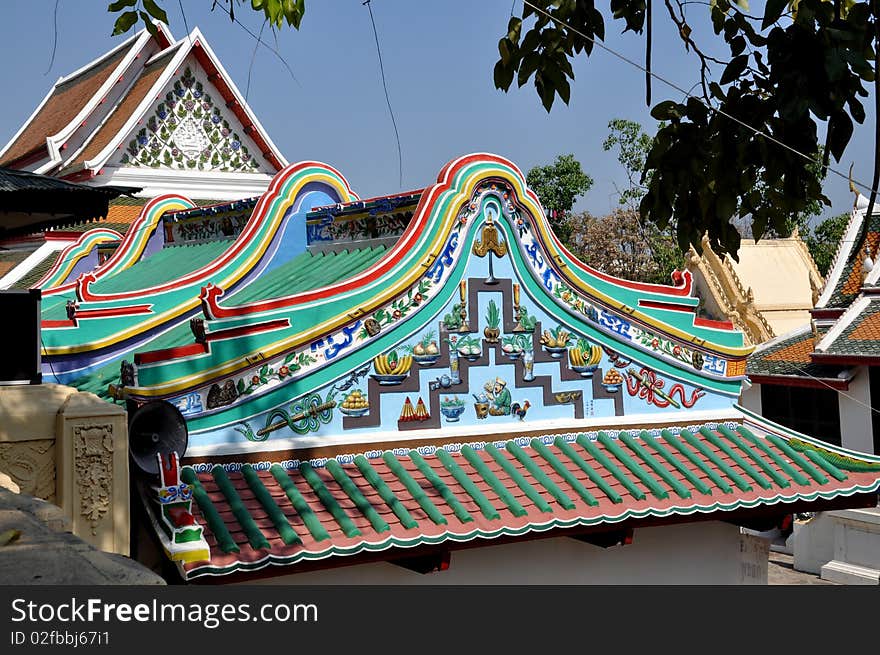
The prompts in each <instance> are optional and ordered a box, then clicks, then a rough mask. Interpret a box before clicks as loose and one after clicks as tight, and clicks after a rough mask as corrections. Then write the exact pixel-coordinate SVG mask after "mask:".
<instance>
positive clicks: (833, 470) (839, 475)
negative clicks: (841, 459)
mask: <svg viewBox="0 0 880 655" xmlns="http://www.w3.org/2000/svg"><path fill="white" fill-rule="evenodd" d="M804 455H806V456H807V457H809V458H810V459H811V460H813V461H814V462H815V463H816V464H818V465H819V466H821V467H822V468H823V469H825V471H826V472H827V473H828V475H830V476H832V477H833V478H835V479H836V480H838V481H843V480H846V475H845V474H844V473H843V471H841V470H840V469H839V468H837V467H836V466H834V464H832V463H831V462H829V461H827V460H826V459H825V458H824V457H822V455H820V454H819V453H817V452H816V451H815V450H805V451H804Z"/></svg>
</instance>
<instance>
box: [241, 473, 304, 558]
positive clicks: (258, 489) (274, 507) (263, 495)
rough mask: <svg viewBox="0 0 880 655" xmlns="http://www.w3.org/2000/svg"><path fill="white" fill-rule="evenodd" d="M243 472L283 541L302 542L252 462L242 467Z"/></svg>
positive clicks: (288, 542) (290, 542)
mask: <svg viewBox="0 0 880 655" xmlns="http://www.w3.org/2000/svg"><path fill="white" fill-rule="evenodd" d="M241 474H242V476H243V477H244V479H245V482H247V484H248V487H250V489H251V491H252V492H253V494H254V497H255V498H256V499H257V500H258V501H259V503H260V505H262V506H263V509H264V510H266V514H267V515H268V516H269V519H270V520H271V521H272V525H274V526H275V529H276V530H278V536H280V537H281V541H283V542H284V543H285V544H286V545H288V546H290V545H291V544H301V543H302V539H300V538H299V536H298V535H297V534H296V532H295V531H294V529H293V528H292V527H290V523H288V521H287V517H286V516H284V512H282V511H281V508H280V507H278V504H277V503H276V502H275V501H274V500H273V499H272V494H270V493H269V490H268V489H266V486H265V485H264V484H263V481H262V480H260V476H259V475H257V472H256V471H255V470H254V467H253V466H251V465H250V464H245V465H244V466H242V467H241Z"/></svg>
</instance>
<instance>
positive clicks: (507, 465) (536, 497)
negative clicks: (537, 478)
mask: <svg viewBox="0 0 880 655" xmlns="http://www.w3.org/2000/svg"><path fill="white" fill-rule="evenodd" d="M486 452H487V453H489V454H490V455H491V456H492V459H494V460H495V461H496V462H498V466H500V467H501V468H502V469H503V470H504V472H505V473H507V475H509V476H510V479H511V480H513V481H514V482H515V483H516V486H518V487H519V488H520V489H521V490H522V492H523V493H524V494H525V495H526V496H528V498H529V500H531V501H532V502H533V503H534V504H535V507H537V508H538V509H539V510H541V511H542V512H544V513H545V514H548V513H551V512H553V508H552V507H550V503H548V502H547V501H546V500H544V498H543V497H542V496H541V493H540V492H539V491H538V490H537V489H535V488H534V487H533V486H532V484H531V483H530V482H529V481H528V480H526V479H525V477H523V474H522V473H520V472H519V471H518V470H517V468H516V467H515V466H514V465H513V464H512V463H511V462H510V460H509V459H507V458H506V457H505V456H504V455H503V454H502V453H501V451H500V450H498V449H497V448H496V447H495V446H494V444H490V443H487V444H486Z"/></svg>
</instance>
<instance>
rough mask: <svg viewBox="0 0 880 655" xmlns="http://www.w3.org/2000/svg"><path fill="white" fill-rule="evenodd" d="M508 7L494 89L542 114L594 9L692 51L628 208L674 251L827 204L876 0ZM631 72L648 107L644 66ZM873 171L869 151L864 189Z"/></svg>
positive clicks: (154, 3)
mask: <svg viewBox="0 0 880 655" xmlns="http://www.w3.org/2000/svg"><path fill="white" fill-rule="evenodd" d="M203 1H204V2H206V3H207V2H208V0H203ZM160 2H161V3H162V4H164V2H165V0H116V1H115V2H112V3H111V4H110V6H109V11H110V12H111V13H115V14H118V17H117V19H116V23H115V25H114V34H118V33H122V32H125V31H127V30H128V29H130V28H131V27H132V26H133V25H134V24H135V23H137V22H138V21H139V20H141V21H143V22H144V23H146V24H147V27H148V29H150V30H151V31H155V28H154V27H153V25H152V19H157V20H163V21H166V22H167V16H166V15H165V12H164V10H163V9H162V7H161V6H160ZM245 4H247V0H211V9H214V8H216V7H220V8H221V9H222V10H223V11H225V12H228V14H229V17H230V19H232V20H235V11H236V7H241V6H243V5H245ZM522 4H523V8H522V12H521V15H520V16H514V17H511V18H510V20H509V22H508V25H507V31H506V33H505V34H504V35H503V36H502V38H501V39H500V40H499V42H498V54H499V58H498V61H497V62H496V64H495V69H494V81H495V86H496V87H497V88H499V89H502V90H504V91H507V90H508V89H509V88H510V87H511V85H512V84H513V82H514V80H516V83H517V85H518V86H520V87H522V86H524V85H526V84H527V83H528V82H529V81H530V80H531V81H532V82H533V84H534V88H535V91H536V93H537V95H538V97H539V98H540V100H541V103H542V104H543V106H544V107H545V109H546V110H547V111H550V109H551V108H552V106H553V104H554V101H555V99H556V98H557V97H558V98H559V99H560V100H562V101H563V102H565V103H568V102H569V100H570V98H571V81H572V80H574V70H573V68H572V61H573V60H574V59H575V57H578V56H582V55H583V56H589V55H590V54H591V53H592V52H593V50H594V47H595V44H596V43H602V44H604V43H605V36H606V15H608V20H610V21H612V22H617V24H619V25H621V26H622V27H623V32H633V33H635V34H639V35H642V36H643V38H644V39H645V43H646V56H645V63H646V66H647V68H648V69H649V70H650V66H651V64H650V54H651V36H652V30H653V27H652V26H653V21H654V20H656V18H652V12H660V14H661V16H662V17H664V19H665V20H667V21H670V22H671V23H672V25H673V26H674V27H675V31H676V33H677V34H678V35H679V38H680V39H681V42H682V45H683V48H684V49H685V51H686V52H687V53H689V55H690V56H692V57H694V62H695V67H696V68H697V69H698V71H699V82H698V85H697V89H698V91H697V92H696V93H695V94H693V95H691V94H688V97H687V98H686V99H684V100H678V99H676V100H663V101H661V102H659V103H658V104H656V105H655V106H654V107H653V109H652V111H651V115H652V116H653V117H654V118H656V119H657V120H659V121H662V122H663V125H662V127H661V128H660V130H659V131H658V133H657V135H656V136H655V138H654V139H653V141H652V143H651V147H650V149H649V151H648V154H647V157H646V158H645V162H644V166H643V167H642V169H641V176H640V183H641V185H643V186H644V187H645V188H646V190H647V191H646V193H645V194H644V196H643V197H642V198H641V201H640V204H639V211H640V214H641V216H642V218H643V219H646V220H648V221H650V222H653V223H654V224H655V225H657V227H658V228H659V229H660V230H661V232H662V231H664V230H667V229H669V228H670V227H671V226H672V227H674V230H675V233H676V238H677V240H678V243H679V245H680V247H681V248H682V249H686V248H687V247H688V246H689V245H691V244H693V245H694V246H695V247H696V248H697V249H699V248H700V247H701V246H700V239H701V237H702V235H703V234H704V233H708V235H709V240H710V243H711V245H712V247H713V249H714V250H716V251H717V252H719V253H723V252H728V253H730V254H731V255H733V256H734V257H735V256H736V252H737V249H738V248H739V242H740V234H739V232H738V231H737V229H736V223H737V222H739V223H740V224H743V223H746V224H748V225H750V232H751V233H752V234H753V235H754V236H755V237H757V238H760V237H761V236H763V235H764V234H772V233H776V234H785V233H787V232H788V231H789V230H790V227H791V218H792V217H793V216H797V215H802V214H804V213H805V212H807V213H816V212H814V211H813V208H814V207H815V205H816V204H817V203H821V204H824V205H828V204H829V201H828V199H827V198H826V197H825V196H824V195H823V194H822V188H821V177H817V175H816V174H815V167H816V162H817V161H821V163H822V165H823V166H827V165H828V163H829V159H830V158H833V159H834V160H835V161H840V159H841V157H842V155H843V152H844V149H845V148H846V146H847V144H848V143H849V141H850V139H851V137H852V134H853V126H854V123H863V122H864V120H865V114H866V112H865V107H864V105H863V104H862V99H863V98H865V97H867V96H868V90H867V89H866V84H869V83H873V84H875V86H876V85H877V84H878V82H877V81H875V78H876V77H877V75H876V71H877V68H878V61H877V45H878V40H880V2H878V1H877V0H872V1H871V2H868V1H867V0H865V1H863V2H858V1H856V0H768V1H767V2H766V4H765V6H764V12H763V14H762V15H753V14H751V13H749V8H748V2H747V0H709V2H705V3H703V2H700V3H696V4H698V5H704V6H705V7H706V9H705V10H703V12H698V11H695V10H691V11H690V12H686V11H685V7H686V5H691V4H695V3H694V2H693V0H662V2H661V1H660V0H657V1H656V2H652V1H651V0H609V2H608V5H607V7H604V6H603V7H602V8H601V9H600V7H599V6H597V3H596V0H528V2H524V3H522ZM249 7H250V9H251V10H253V11H256V12H258V13H262V14H263V16H264V18H265V20H266V21H267V22H268V23H269V24H270V25H271V26H272V27H273V28H275V27H282V26H283V25H284V24H285V23H286V24H287V25H290V26H292V27H294V28H296V29H299V26H300V23H301V21H302V18H303V15H304V14H305V0H250V3H249ZM603 11H604V12H605V15H603ZM692 18H693V19H695V20H703V21H706V22H707V23H708V24H709V25H711V29H712V30H713V31H714V34H715V37H716V38H718V39H720V40H721V41H722V42H723V44H724V46H725V49H726V51H727V53H728V54H727V55H726V56H724V57H720V58H719V57H716V56H714V55H710V54H707V51H706V49H704V48H703V47H702V45H701V44H700V43H698V42H697V40H696V37H695V36H694V30H693V28H692V27H691V24H690V23H689V20H691V19H692ZM612 47H613V46H612ZM645 79H646V86H647V89H646V96H647V102H648V104H649V105H650V104H651V95H652V93H651V84H650V80H651V77H650V75H646V78H645ZM875 91H876V89H875ZM875 95H876V94H875ZM675 97H676V98H680V97H681V94H680V91H676V92H675ZM820 128H823V129H824V132H825V134H826V137H825V139H824V141H822V142H820V139H819V133H820ZM878 141H880V139H878ZM878 172H880V169H878V167H877V165H876V162H875V173H874V183H873V185H872V186H874V187H876V186H877V178H878Z"/></svg>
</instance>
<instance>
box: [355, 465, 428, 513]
mask: <svg viewBox="0 0 880 655" xmlns="http://www.w3.org/2000/svg"><path fill="white" fill-rule="evenodd" d="M354 465H355V466H357V467H358V470H359V471H360V472H361V475H362V476H364V480H366V481H367V482H369V483H370V485H371V486H372V487H373V488H374V489H375V490H376V492H377V493H378V494H379V497H380V498H381V499H382V500H383V501H385V504H386V505H388V507H390V508H391V511H392V512H394V513H395V514H396V515H397V518H399V519H400V524H401V525H402V526H403V527H404V528H406V529H407V530H409V529H412V528H417V527H419V524H418V523H416V521H415V519H414V518H413V517H412V515H411V514H410V513H409V512H408V511H407V509H406V507H404V506H403V503H402V502H400V499H399V498H398V497H397V496H395V495H394V492H393V491H391V488H390V487H389V486H388V485H387V484H385V481H384V480H383V479H382V478H380V477H379V474H378V473H376V469H374V468H373V466H372V465H371V464H370V462H369V460H367V458H366V457H364V456H363V455H358V456H357V457H355V458H354Z"/></svg>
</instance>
